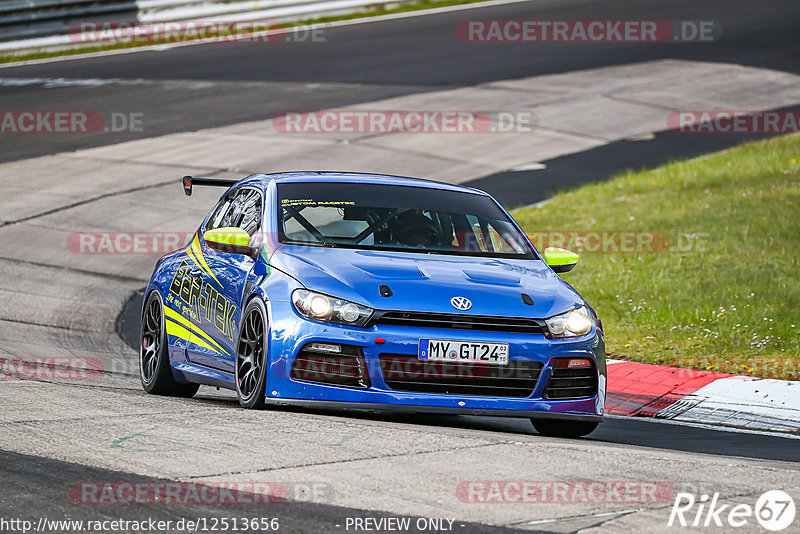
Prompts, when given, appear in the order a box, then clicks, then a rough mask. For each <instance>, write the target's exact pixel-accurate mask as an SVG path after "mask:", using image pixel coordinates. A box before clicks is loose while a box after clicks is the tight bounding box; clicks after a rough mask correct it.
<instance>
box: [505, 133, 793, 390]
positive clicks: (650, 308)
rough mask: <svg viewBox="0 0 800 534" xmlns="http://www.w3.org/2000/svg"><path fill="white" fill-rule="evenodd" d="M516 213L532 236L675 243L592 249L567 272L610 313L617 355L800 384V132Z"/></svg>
mask: <svg viewBox="0 0 800 534" xmlns="http://www.w3.org/2000/svg"><path fill="white" fill-rule="evenodd" d="M532 185H534V184H532ZM514 216H515V218H516V219H517V220H518V221H519V223H520V224H521V225H522V226H523V228H525V229H526V230H527V231H528V232H529V233H532V234H536V233H537V232H539V233H541V232H542V231H547V232H552V231H553V230H554V229H557V230H562V231H563V230H566V231H572V232H576V231H577V232H580V231H598V230H602V231H629V232H641V233H642V234H641V235H656V236H657V237H656V239H655V242H656V243H658V242H663V239H659V238H658V236H664V235H666V236H667V237H668V238H669V246H666V247H664V246H651V247H649V248H652V249H653V250H655V251H656V252H646V251H647V250H648V247H647V246H646V245H645V246H642V247H640V248H638V249H637V250H636V251H635V252H617V251H614V250H613V249H614V245H613V244H612V245H611V246H610V247H605V248H606V251H603V252H595V253H590V252H588V251H586V252H584V253H582V254H581V260H580V263H579V264H578V266H577V267H576V268H575V270H573V271H572V272H571V273H567V274H564V275H562V276H564V279H565V280H567V281H568V282H569V283H570V284H572V285H573V286H574V287H575V288H576V289H577V290H578V291H580V292H581V294H582V295H583V296H584V297H585V298H586V299H587V300H588V302H589V303H590V304H592V306H593V307H594V308H595V309H596V310H597V312H598V314H599V315H600V317H601V319H602V320H603V324H604V326H605V329H606V334H607V350H608V354H609V357H611V358H619V359H626V360H635V361H639V362H646V363H657V364H665V365H674V366H677V367H686V368H693V369H701V370H711V371H717V372H725V373H735V374H740V375H751V376H759V377H765V378H780V379H786V380H800V135H798V134H794V135H789V136H784V137H779V138H774V139H771V140H767V141H762V142H756V143H750V144H745V145H741V146H739V147H736V148H733V149H730V150H726V151H723V152H719V153H716V154H711V155H708V156H704V157H700V158H696V159H691V160H687V161H677V162H674V163H670V164H667V165H664V166H662V167H659V168H657V169H653V170H645V171H641V172H628V173H624V174H622V175H620V176H617V177H615V178H614V179H612V180H611V181H609V182H605V183H602V184H596V185H589V186H585V187H581V188H579V189H576V190H573V191H569V192H565V193H561V194H558V195H557V196H555V197H554V198H553V199H552V201H550V202H549V203H547V204H544V205H543V206H540V207H528V208H523V209H520V210H517V211H516V212H515V213H514ZM651 233H652V234H651ZM589 235H594V236H596V235H597V234H589ZM583 237H587V236H586V234H583ZM587 239H588V238H587ZM608 241H609V242H613V241H614V240H613V239H609V240H608ZM646 241H647V240H645V243H646ZM603 242H604V241H603V240H602V239H601V240H595V241H592V242H591V246H590V243H589V241H585V242H584V248H586V247H589V248H598V246H597V244H598V243H603ZM616 242H617V243H618V242H619V240H617V241H616ZM565 245H566V246H565V248H570V249H572V250H573V251H575V252H579V251H580V246H578V245H580V241H578V240H576V239H572V240H571V242H570V241H567V242H566V243H565ZM599 248H600V249H601V250H602V249H603V248H604V247H602V246H601V247H599ZM633 249H636V247H635V246H634V247H631V248H629V249H628V250H633Z"/></svg>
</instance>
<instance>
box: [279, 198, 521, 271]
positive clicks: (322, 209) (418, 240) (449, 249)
mask: <svg viewBox="0 0 800 534" xmlns="http://www.w3.org/2000/svg"><path fill="white" fill-rule="evenodd" d="M278 206H279V209H278V214H279V215H278V217H279V220H278V228H279V233H280V240H281V243H287V244H302V245H316V246H328V247H342V248H359V249H369V250H398V251H405V252H427V253H438V254H454V255H469V256H486V257H496V258H519V259H522V258H526V259H529V258H530V259H532V258H535V255H534V254H533V251H532V249H531V247H530V246H529V245H528V243H527V242H526V239H525V237H524V236H523V235H522V234H521V233H520V232H519V231H518V230H517V229H516V227H515V226H514V224H513V223H512V222H511V221H510V220H509V218H508V216H507V215H506V214H505V213H504V212H503V210H502V209H500V207H499V206H497V204H496V203H495V202H494V201H493V200H492V199H491V198H489V197H487V196H484V195H480V194H473V193H464V192H458V191H447V190H442V189H430V188H425V187H409V186H396V185H379V184H357V183H325V182H319V183H314V182H309V183H284V184H278Z"/></svg>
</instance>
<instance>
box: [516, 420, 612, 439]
mask: <svg viewBox="0 0 800 534" xmlns="http://www.w3.org/2000/svg"><path fill="white" fill-rule="evenodd" d="M531 423H533V428H535V429H536V431H537V432H538V433H539V434H541V435H543V436H550V437H554V438H582V437H583V436H588V435H589V434H591V433H592V432H594V431H595V429H596V428H597V425H599V424H600V423H598V422H596V421H564V420H559V419H531Z"/></svg>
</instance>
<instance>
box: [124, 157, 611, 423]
mask: <svg viewBox="0 0 800 534" xmlns="http://www.w3.org/2000/svg"><path fill="white" fill-rule="evenodd" d="M194 185H216V186H225V187H228V189H227V191H226V192H225V194H224V195H223V196H222V198H221V199H220V200H219V202H218V203H217V205H216V206H214V208H213V209H212V210H211V212H210V213H209V214H208V216H207V217H206V219H205V220H204V221H203V222H202V224H201V225H200V227H199V228H198V230H197V232H196V234H195V235H194V237H193V239H192V240H191V242H190V243H189V244H188V245H187V246H186V247H185V248H183V249H179V250H176V251H174V252H171V253H169V254H167V255H165V256H164V257H162V258H161V259H159V260H158V263H157V264H156V268H155V272H154V273H153V276H152V278H151V280H150V283H149V284H148V286H147V291H146V293H145V300H144V306H143V310H142V332H141V350H140V356H139V364H140V374H141V381H142V386H143V387H144V389H145V391H147V392H149V393H154V394H162V395H175V396H182V397H191V396H193V395H194V394H195V393H196V392H197V390H198V387H199V385H200V384H206V385H210V386H218V387H224V388H229V389H232V390H234V391H236V394H237V396H238V398H239V402H240V403H241V405H242V406H244V407H246V408H258V407H263V406H264V405H265V404H300V405H305V406H308V405H320V404H322V405H324V406H328V407H331V406H333V407H337V408H339V407H346V408H359V409H370V410H374V409H380V410H388V409H395V410H402V411H407V412H409V411H410V412H433V413H452V414H463V415H495V416H510V417H526V418H530V419H531V421H532V422H533V425H534V427H535V428H536V430H537V431H538V432H540V433H542V434H546V435H555V436H570V437H575V436H584V435H586V434H589V433H590V432H592V431H593V430H594V429H595V428H596V427H597V425H598V423H599V422H601V421H602V419H603V404H604V400H605V384H606V362H605V343H604V336H603V329H602V324H601V322H600V321H599V320H598V318H597V316H596V314H595V312H594V310H593V309H592V308H591V307H590V306H589V305H588V304H587V303H586V302H585V301H584V300H583V299H582V298H581V296H580V295H579V294H578V293H577V292H576V291H575V290H574V289H573V288H572V287H571V286H570V285H569V284H567V283H566V282H564V281H563V280H561V278H560V277H559V276H558V275H557V274H556V273H560V272H566V271H569V270H570V269H571V268H572V267H574V266H575V264H576V263H577V261H578V257H577V255H575V254H572V253H571V252H569V251H566V250H563V249H553V248H548V249H546V250H545V251H544V254H543V255H541V254H540V253H539V252H538V251H537V250H536V249H535V248H534V246H533V245H532V243H531V241H530V240H529V239H528V237H527V236H526V235H525V234H524V233H523V232H522V230H521V229H520V228H519V226H518V225H517V224H516V223H515V222H514V220H513V219H512V218H511V216H510V215H509V214H508V213H507V212H506V211H505V210H504V209H503V208H502V207H501V206H500V205H499V204H498V203H497V201H495V200H494V199H493V198H492V197H491V196H489V195H488V194H486V193H484V192H482V191H478V190H475V189H470V188H466V187H460V186H455V185H449V184H444V183H438V182H432V181H427V180H421V179H414V178H402V177H396V176H382V175H371V174H358V173H334V172H294V173H279V174H266V175H265V174H256V175H252V176H249V177H247V178H245V179H244V180H241V181H239V182H235V183H233V182H231V181H226V180H218V179H209V178H194V179H193V178H191V177H188V176H187V177H185V178H184V179H183V186H184V190H185V192H186V194H187V195H191V192H192V187H193V186H194Z"/></svg>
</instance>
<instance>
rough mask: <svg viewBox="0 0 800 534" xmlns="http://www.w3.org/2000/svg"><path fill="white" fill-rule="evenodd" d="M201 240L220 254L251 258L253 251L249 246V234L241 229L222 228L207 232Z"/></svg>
mask: <svg viewBox="0 0 800 534" xmlns="http://www.w3.org/2000/svg"><path fill="white" fill-rule="evenodd" d="M203 239H205V240H206V243H207V244H208V246H209V247H211V248H213V249H215V250H219V251H220V252H229V253H232V254H246V255H248V256H252V255H253V254H254V251H255V249H254V248H253V247H251V246H250V234H248V233H247V232H245V231H244V230H242V229H241V228H234V227H224V228H215V229H213V230H209V231H207V232H206V233H205V234H204V235H203Z"/></svg>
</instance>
